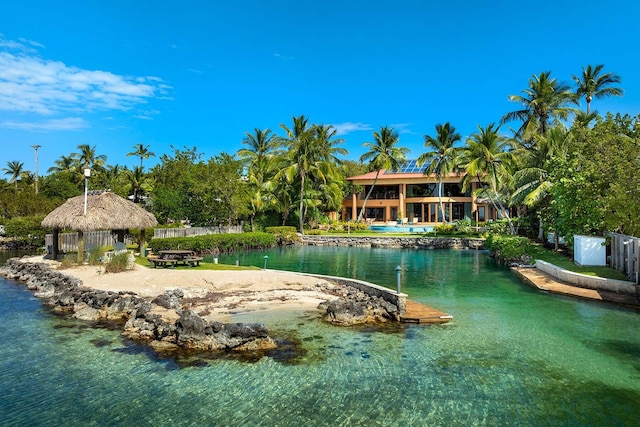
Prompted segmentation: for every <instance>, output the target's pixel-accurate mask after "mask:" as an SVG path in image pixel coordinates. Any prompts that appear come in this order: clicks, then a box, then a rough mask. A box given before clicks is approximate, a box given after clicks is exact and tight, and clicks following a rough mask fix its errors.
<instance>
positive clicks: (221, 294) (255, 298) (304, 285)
mask: <svg viewBox="0 0 640 427" xmlns="http://www.w3.org/2000/svg"><path fill="white" fill-rule="evenodd" d="M24 260H25V261H27V262H46V263H48V264H52V268H56V265H57V264H58V263H56V262H53V261H49V260H43V259H42V257H32V258H25V259H24ZM60 271H62V272H64V273H66V274H69V275H71V276H74V277H77V278H79V279H80V280H82V283H83V286H86V287H88V288H92V289H99V290H105V291H114V292H118V291H130V292H135V293H136V294H138V295H139V296H141V297H146V298H152V297H155V296H158V295H161V294H163V293H164V292H165V291H166V290H170V289H175V288H180V289H182V290H183V291H184V293H185V298H194V299H196V300H194V301H193V309H194V310H196V311H197V312H199V313H201V314H202V315H205V317H207V318H209V319H211V320H212V319H223V318H226V317H228V316H229V315H230V314H232V313H238V312H243V313H247V312H252V311H258V310H260V311H262V310H270V309H278V310H283V309H296V310H305V311H306V310H317V306H318V304H319V303H320V302H322V301H327V300H331V299H334V298H336V297H335V296H333V295H329V294H327V293H325V292H324V291H326V289H327V288H328V289H331V288H335V287H336V286H337V285H334V284H332V283H329V282H327V281H326V280H323V279H319V278H315V277H311V276H306V275H302V274H297V273H289V272H285V271H275V270H240V271H235V270H188V269H180V270H176V269H172V268H146V267H142V266H140V265H137V264H135V265H134V268H133V270H128V271H125V272H122V273H105V272H104V268H99V267H98V266H82V267H74V268H70V269H65V270H60Z"/></svg>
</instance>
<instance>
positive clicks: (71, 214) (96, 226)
mask: <svg viewBox="0 0 640 427" xmlns="http://www.w3.org/2000/svg"><path fill="white" fill-rule="evenodd" d="M156 225H158V221H157V220H156V217H155V216H154V215H153V214H152V213H151V212H148V211H146V210H144V209H142V208H141V207H140V206H138V205H136V204H135V203H133V202H131V201H129V200H127V199H124V198H122V197H120V196H118V195H117V194H114V193H112V192H110V191H91V192H89V193H88V194H87V197H86V214H85V196H84V195H82V196H76V197H72V198H70V199H68V200H67V201H66V202H64V203H63V204H62V205H61V206H58V207H57V208H56V209H54V210H53V211H52V212H51V213H49V215H47V216H46V217H45V218H44V219H43V220H42V226H43V227H45V228H51V229H52V230H53V248H52V252H53V253H52V255H53V259H57V256H58V232H59V230H62V229H71V230H77V231H78V233H79V242H78V260H81V259H83V258H84V241H83V238H82V233H84V232H87V231H94V230H114V231H117V232H118V241H121V242H122V241H124V230H126V229H129V228H133V229H138V230H140V231H141V234H142V235H141V239H140V251H141V252H142V249H143V247H144V229H145V228H149V227H155V226H156ZM81 246H82V247H81Z"/></svg>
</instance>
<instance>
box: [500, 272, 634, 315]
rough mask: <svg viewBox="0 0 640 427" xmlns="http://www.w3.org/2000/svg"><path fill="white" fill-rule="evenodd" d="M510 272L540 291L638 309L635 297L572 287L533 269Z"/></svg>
mask: <svg viewBox="0 0 640 427" xmlns="http://www.w3.org/2000/svg"><path fill="white" fill-rule="evenodd" d="M511 270H512V271H514V272H515V273H516V274H517V275H518V276H520V277H521V278H522V279H523V280H524V281H525V283H528V284H529V285H531V286H533V287H536V288H538V289H540V290H541V291H545V292H551V293H555V294H561V295H569V296H573V297H579V298H585V299H591V300H596V301H607V302H612V303H616V304H622V305H627V306H630V307H636V308H638V307H640V301H639V300H638V298H637V297H635V296H631V295H623V294H617V293H615V292H607V291H598V290H595V289H587V288H580V287H577V286H572V285H570V284H568V283H565V282H562V281H561V280H559V279H556V278H555V277H551V276H550V275H548V274H546V273H543V272H541V271H540V270H538V269H535V268H522V267H513V268H511Z"/></svg>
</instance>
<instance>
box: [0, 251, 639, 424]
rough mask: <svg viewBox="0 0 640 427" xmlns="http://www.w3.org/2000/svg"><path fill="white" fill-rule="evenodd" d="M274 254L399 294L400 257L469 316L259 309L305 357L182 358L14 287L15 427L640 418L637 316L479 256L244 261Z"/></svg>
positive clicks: (296, 254) (285, 263)
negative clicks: (393, 323) (407, 319)
mask: <svg viewBox="0 0 640 427" xmlns="http://www.w3.org/2000/svg"><path fill="white" fill-rule="evenodd" d="M264 255H267V256H268V257H269V258H268V259H267V264H268V268H283V269H284V268H286V269H291V270H299V271H309V272H317V273H323V274H332V275H343V276H348V277H358V278H361V279H363V280H368V281H371V282H374V283H378V284H382V285H386V286H389V287H392V288H395V283H396V273H395V267H396V266H397V265H400V266H401V267H402V269H403V272H402V280H401V281H402V290H403V292H406V293H408V294H409V296H410V297H411V298H412V299H415V300H417V301H420V302H423V303H426V304H429V305H431V306H434V307H436V308H439V309H441V310H443V311H446V312H448V313H450V314H452V315H453V316H454V320H453V322H452V323H450V324H447V325H442V326H427V327H425V326H398V327H395V328H388V329H375V328H339V327H333V326H329V325H325V324H323V323H322V322H320V321H318V320H317V319H315V317H313V316H309V315H300V314H296V313H288V314H285V315H282V316H278V317H275V316H274V315H273V314H272V313H271V314H266V313H263V314H253V315H244V316H238V317H237V320H239V321H245V320H246V321H250V320H264V321H265V322H266V323H267V325H268V326H269V327H270V330H271V331H272V333H273V334H275V335H276V337H278V338H280V339H288V340H294V341H297V342H299V343H300V344H301V345H302V348H303V350H304V351H303V352H298V353H295V355H297V357H294V358H290V357H289V358H287V357H284V356H287V355H286V354H282V352H281V353H278V354H274V355H272V356H270V357H264V358H261V359H259V360H257V361H252V362H248V361H241V360H236V359H232V358H222V359H216V360H192V361H188V360H181V361H180V360H179V361H175V360H171V359H158V358H156V357H154V355H153V354H151V353H150V352H148V351H147V349H146V348H145V347H142V346H138V345H136V344H133V343H131V342H128V341H125V340H123V339H122V338H121V337H120V334H119V332H118V331H114V330H109V329H105V328H98V329H96V328H92V327H90V326H91V325H88V324H87V323H85V322H79V321H72V320H64V319H61V318H58V317H55V316H53V315H51V314H50V313H49V312H48V311H47V310H46V309H45V308H43V307H42V305H41V303H40V301H39V300H36V299H35V298H33V297H32V295H31V293H30V292H29V291H27V290H26V289H25V288H24V287H23V286H22V285H16V284H14V283H12V282H8V281H0V322H2V323H1V324H2V325H3V326H4V327H3V332H4V334H3V338H4V340H3V345H2V346H0V390H2V399H0V420H1V421H0V424H2V425H25V426H26V425H100V426H102V425H142V426H145V425H154V426H155V425H193V426H201V425H216V426H226V425H228V426H235V425H240V426H254V425H265V426H276V425H277V426H303V425H304V426H310V425H321V426H322V425H326V426H372V425H381V426H393V425H398V426H432V425H454V426H457V425H464V426H466V425H490V426H493V425H495V426H502V425H553V426H557V425H594V426H600V425H620V426H622V425H638V409H640V403H639V402H640V338H639V337H640V334H639V333H638V331H640V316H639V314H640V313H638V312H636V311H633V310H628V309H624V308H620V307H617V306H613V305H602V304H595V303H591V302H586V301H581V300H575V299H569V298H564V297H558V296H554V295H548V294H543V293H540V292H537V291H535V290H533V289H532V288H530V287H527V286H526V285H523V284H522V283H520V282H519V281H518V280H516V279H515V278H514V277H513V276H512V275H511V273H510V272H509V271H507V270H504V269H499V268H496V267H495V266H494V265H493V263H492V261H491V260H490V259H488V258H487V257H486V256H485V255H484V254H482V253H480V252H474V251H409V250H406V251H405V250H387V249H369V248H333V247H328V248H321V247H295V248H284V249H280V250H272V251H265V252H255V253H251V254H243V255H241V256H240V257H238V261H239V262H240V263H241V264H243V265H248V264H252V265H256V266H261V267H262V266H263V264H264ZM235 260H236V257H235V256H228V257H225V256H222V257H220V262H226V263H231V264H233V263H234V262H235ZM256 274H259V272H256Z"/></svg>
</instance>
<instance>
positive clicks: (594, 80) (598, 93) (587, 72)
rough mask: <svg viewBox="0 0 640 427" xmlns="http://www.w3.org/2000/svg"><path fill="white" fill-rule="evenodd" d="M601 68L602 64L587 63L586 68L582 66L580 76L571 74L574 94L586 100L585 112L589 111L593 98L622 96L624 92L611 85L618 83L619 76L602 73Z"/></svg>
mask: <svg viewBox="0 0 640 427" xmlns="http://www.w3.org/2000/svg"><path fill="white" fill-rule="evenodd" d="M602 68H604V64H600V65H596V66H595V67H592V66H591V65H587V67H586V68H584V67H582V74H581V75H580V76H576V75H574V76H573V80H574V81H575V82H576V85H577V90H576V95H577V96H578V97H582V96H584V100H585V101H586V102H587V114H589V113H590V112H591V101H592V100H593V98H597V99H600V98H606V97H609V96H622V94H623V93H624V92H623V91H622V89H620V88H619V87H613V85H615V84H618V83H620V81H621V80H620V76H618V75H617V74H614V73H602Z"/></svg>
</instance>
